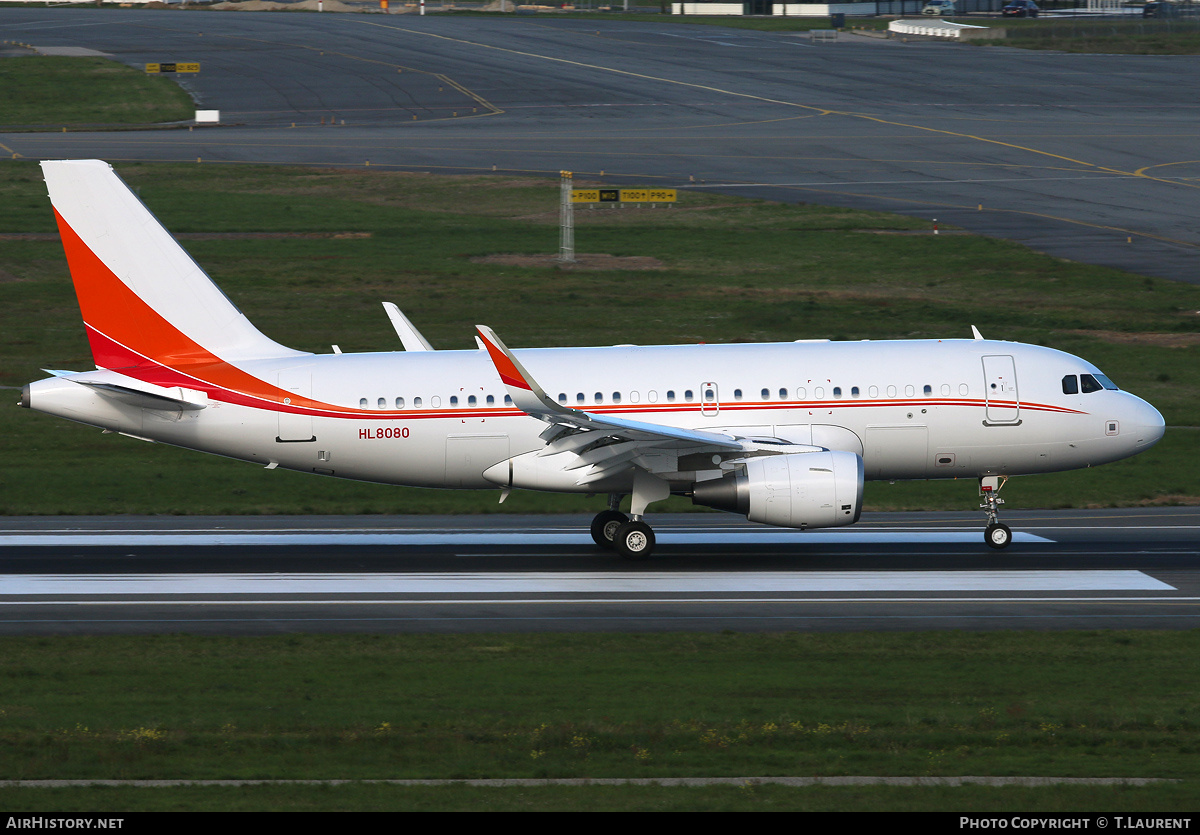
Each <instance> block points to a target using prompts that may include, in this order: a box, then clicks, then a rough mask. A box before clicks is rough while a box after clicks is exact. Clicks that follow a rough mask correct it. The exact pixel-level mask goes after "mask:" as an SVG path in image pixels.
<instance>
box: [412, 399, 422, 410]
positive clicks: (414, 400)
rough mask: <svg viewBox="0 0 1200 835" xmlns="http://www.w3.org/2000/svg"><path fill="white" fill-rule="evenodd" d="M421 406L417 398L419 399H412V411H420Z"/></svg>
mask: <svg viewBox="0 0 1200 835" xmlns="http://www.w3.org/2000/svg"><path fill="white" fill-rule="evenodd" d="M422 405H423V404H422V402H421V398H419V397H414V398H413V408H414V409H420V408H421V406H422Z"/></svg>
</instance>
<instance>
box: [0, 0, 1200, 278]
mask: <svg viewBox="0 0 1200 835" xmlns="http://www.w3.org/2000/svg"><path fill="white" fill-rule="evenodd" d="M0 32H3V33H4V37H5V38H7V39H16V40H20V41H22V42H25V43H30V44H33V45H35V46H42V47H63V46H72V47H85V48H88V49H94V50H97V51H99V52H102V53H105V54H108V55H112V56H113V57H115V58H116V59H117V60H120V61H123V62H125V63H128V64H131V65H134V66H139V67H140V66H142V65H143V64H145V63H148V62H155V61H166V60H175V61H197V62H200V64H201V67H202V69H201V72H200V73H199V74H198V75H196V76H190V77H186V78H183V79H182V81H183V83H184V84H185V86H186V87H187V88H188V89H189V90H190V91H191V92H192V93H193V95H194V96H195V98H196V99H197V102H198V105H199V106H200V107H203V108H211V109H218V110H220V111H221V114H222V121H223V122H224V123H225V124H224V125H222V126H218V127H211V128H203V129H196V130H194V131H188V130H154V131H120V132H69V133H0V151H3V152H5V153H6V154H10V155H11V154H16V155H19V156H21V157H27V158H79V157H99V158H103V159H107V160H110V161H112V162H114V163H116V164H117V165H118V166H119V164H120V163H121V162H123V161H128V160H179V161H195V160H197V159H200V160H204V161H211V162H221V161H225V162H271V163H298V164H313V165H339V166H346V165H352V166H364V167H365V166H367V165H368V163H369V164H370V165H373V166H386V167H388V168H391V169H401V170H409V171H443V172H490V171H493V170H494V171H497V172H500V173H510V174H511V173H530V174H537V175H546V176H557V174H558V172H559V171H560V170H571V171H574V172H577V176H579V177H581V178H585V179H586V178H593V179H596V180H603V181H606V182H609V183H618V184H628V185H647V186H662V187H674V188H709V189H720V190H722V191H730V192H735V193H739V194H745V195H748V196H756V197H766V198H772V199H779V200H785V201H807V202H816V203H824V204H829V205H839V206H853V207H858V208H874V209H886V210H890V211H896V212H901V213H905V214H910V215H914V216H917V217H921V218H926V219H928V220H929V221H930V222H931V225H932V221H933V219H934V218H937V220H938V221H939V222H940V223H941V224H956V225H959V226H963V227H965V228H967V229H970V230H972V231H976V232H980V233H983V234H987V235H993V236H997V237H1003V238H1009V239H1012V240H1015V241H1020V242H1022V243H1024V244H1027V245H1029V246H1031V247H1032V248H1034V249H1036V250H1039V251H1043V252H1047V253H1051V254H1054V255H1058V256H1061V257H1065V258H1070V259H1074V260H1079V261H1084V262H1090V263H1096V264H1105V265H1110V266H1116V267H1121V268H1124V269H1129V270H1133V271H1135V272H1139V273H1143V274H1147V275H1155V276H1163V277H1168V278H1172V279H1177V280H1182V281H1195V280H1197V277H1198V276H1200V269H1197V266H1198V265H1200V257H1198V256H1200V230H1198V229H1197V227H1196V225H1195V223H1194V222H1193V221H1194V218H1195V217H1197V216H1200V182H1198V181H1197V176H1198V175H1200V161H1198V160H1197V159H1196V157H1197V155H1196V153H1195V137H1196V136H1197V134H1198V133H1200V72H1197V68H1198V67H1200V58H1197V57H1195V56H1134V55H1128V56H1126V55H1072V54H1058V53H1053V52H1048V51H1035V50H1019V49H1008V48H1004V47H994V46H989V47H984V48H981V47H976V46H968V45H959V44H945V43H903V42H901V41H898V40H880V39H874V38H866V37H861V36H855V35H852V34H845V35H843V36H842V37H841V38H840V39H839V40H838V41H836V42H833V43H813V42H812V41H810V40H809V39H808V38H806V37H802V36H799V35H797V34H795V33H772V32H752V31H745V30H734V29H725V28H720V27H709V26H691V25H682V24H675V23H671V22H664V21H662V20H659V19H655V18H648V19H647V20H646V21H645V22H641V21H638V22H622V21H599V22H597V21H585V20H570V19H564V18H554V17H552V16H538V17H525V16H523V17H511V16H508V17H496V18H482V17H457V16H428V17H417V16H414V15H391V16H389V15H367V14H341V15H335V14H321V15H317V14H278V13H249V12H239V13H233V12H230V13H214V12H203V13H186V12H173V11H152V10H132V9H131V10H110V9H105V10H91V9H53V8H46V9H34V8H4V9H0Z"/></svg>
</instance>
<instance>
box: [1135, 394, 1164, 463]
mask: <svg viewBox="0 0 1200 835" xmlns="http://www.w3.org/2000/svg"><path fill="white" fill-rule="evenodd" d="M1133 429H1134V446H1136V447H1137V449H1138V451H1141V450H1143V449H1149V448H1150V447H1152V446H1154V445H1155V444H1156V443H1158V442H1159V441H1161V440H1162V436H1163V434H1164V433H1165V432H1166V431H1167V422H1166V421H1165V420H1163V416H1162V414H1161V413H1160V412H1159V411H1158V409H1156V408H1154V407H1153V406H1151V405H1150V404H1149V403H1147V402H1146V401H1145V400H1141V399H1138V401H1137V404H1136V408H1135V409H1134V415H1133Z"/></svg>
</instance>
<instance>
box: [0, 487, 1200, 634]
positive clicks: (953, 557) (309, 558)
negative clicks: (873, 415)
mask: <svg viewBox="0 0 1200 835" xmlns="http://www.w3.org/2000/svg"><path fill="white" fill-rule="evenodd" d="M976 516H977V514H945V513H942V514H868V515H867V516H866V517H865V518H864V520H863V522H862V523H861V527H855V528H848V529H840V530H833V531H814V532H811V533H810V532H792V531H779V530H774V529H770V528H763V527H761V526H756V525H751V524H749V523H740V522H738V521H736V520H731V518H730V517H726V516H723V515H717V514H684V515H671V516H660V517H655V518H654V520H653V521H654V522H655V528H656V531H657V532H658V535H659V548H658V551H657V552H656V554H655V558H654V559H652V560H650V561H648V562H646V563H627V562H623V561H621V560H619V559H617V558H615V557H614V556H613V555H611V554H609V553H607V552H603V551H600V550H599V549H597V548H596V547H595V545H594V544H593V543H592V542H591V540H590V537H589V536H588V534H587V533H586V528H585V526H586V524H587V521H588V520H587V519H586V518H582V517H578V518H577V517H547V518H542V517H442V518H432V519H431V518H426V517H325V518H321V517H317V518H302V519H293V518H285V517H273V518H266V517H258V518H254V519H238V518H231V517H227V518H221V519H179V518H172V519H159V518H153V519H130V518H113V519H105V518H94V519H68V520H54V519H36V518H27V519H9V520H5V521H4V523H3V530H0V633H2V634H73V633H141V632H167V631H178V632H196V633H213V634H271V633H280V632H291V631H298V630H299V631H309V632H351V631H353V632H363V631H365V632H408V631H415V632H505V631H562V632H568V631H570V632H578V631H598V632H601V631H624V630H630V629H636V630H641V631H712V630H722V629H730V630H735V631H777V630H797V629H800V630H865V629H876V630H877V629H887V630H917V629H920V630H925V629H971V630H981V629H982V630H986V629H1014V628H1021V629H1060V628H1122V629H1126V628H1130V629H1141V628H1167V629H1182V628H1189V629H1190V628H1195V627H1196V626H1197V625H1200V620H1198V618H1200V574H1198V570H1197V566H1200V561H1198V560H1197V557H1198V556H1200V540H1198V538H1197V532H1198V531H1200V512H1197V511H1196V510H1194V509H1191V508H1163V509H1149V510H1115V511H1114V510H1109V511H1073V512H1068V513H1063V512H1050V511H1044V512H1027V513H1012V514H1009V520H1008V521H1009V522H1010V524H1012V526H1013V528H1014V530H1015V531H1016V532H1017V536H1016V538H1015V540H1014V544H1013V545H1012V546H1011V547H1010V548H1009V549H1008V550H1006V551H1004V552H993V551H990V549H988V548H986V546H984V544H983V542H982V537H981V535H980V531H979V527H980V525H979V519H977V518H976Z"/></svg>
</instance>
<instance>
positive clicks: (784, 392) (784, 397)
mask: <svg viewBox="0 0 1200 835" xmlns="http://www.w3.org/2000/svg"><path fill="white" fill-rule="evenodd" d="M779 399H780V400H787V389H780V390H779Z"/></svg>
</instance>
